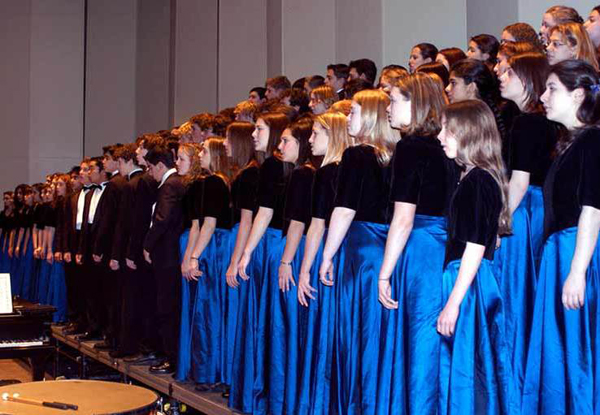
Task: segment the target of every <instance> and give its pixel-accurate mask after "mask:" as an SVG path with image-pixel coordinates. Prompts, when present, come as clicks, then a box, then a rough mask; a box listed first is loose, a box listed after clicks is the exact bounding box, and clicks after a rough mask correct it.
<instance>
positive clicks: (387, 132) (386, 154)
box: [353, 89, 400, 166]
mask: <svg viewBox="0 0 600 415" xmlns="http://www.w3.org/2000/svg"><path fill="white" fill-rule="evenodd" d="M353 100H354V101H355V102H356V103H357V104H358V105H360V107H361V111H360V113H361V120H360V125H361V128H360V131H359V133H358V134H357V136H356V138H357V139H358V141H359V142H361V143H363V144H369V145H372V146H373V147H375V150H376V153H377V160H378V161H379V163H380V164H381V165H382V166H386V165H387V164H388V163H389V162H390V159H391V158H392V154H393V153H394V149H395V147H396V143H397V142H398V140H400V136H399V134H398V133H397V132H396V131H394V130H393V129H392V127H391V126H390V123H389V121H388V117H387V112H386V108H387V106H388V105H389V104H390V98H389V97H388V95H387V94H386V93H385V92H383V91H380V90H378V89H367V90H364V91H360V92H358V93H356V95H354V97H353Z"/></svg>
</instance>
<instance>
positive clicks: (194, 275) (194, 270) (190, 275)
mask: <svg viewBox="0 0 600 415" xmlns="http://www.w3.org/2000/svg"><path fill="white" fill-rule="evenodd" d="M182 266H183V269H182V275H183V278H185V279H186V280H188V281H198V277H199V276H201V275H202V272H200V270H199V269H198V258H190V259H188V260H186V261H184V263H183V264H182Z"/></svg>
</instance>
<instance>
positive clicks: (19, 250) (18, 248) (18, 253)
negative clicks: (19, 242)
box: [15, 246, 21, 258]
mask: <svg viewBox="0 0 600 415" xmlns="http://www.w3.org/2000/svg"><path fill="white" fill-rule="evenodd" d="M20 256H21V247H19V246H17V247H16V248H15V257H16V258H18V257H20Z"/></svg>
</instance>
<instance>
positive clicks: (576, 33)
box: [549, 22, 600, 71]
mask: <svg viewBox="0 0 600 415" xmlns="http://www.w3.org/2000/svg"><path fill="white" fill-rule="evenodd" d="M554 32H558V33H560V34H561V36H562V40H563V41H564V42H565V43H566V44H567V45H568V46H569V47H572V48H573V47H574V48H575V59H579V60H581V61H584V62H587V63H589V64H590V65H592V66H593V67H594V69H595V70H596V71H598V70H600V68H598V60H597V59H596V48H595V47H594V44H593V43H592V40H591V39H590V36H589V35H588V32H587V30H585V28H584V27H583V25H582V24H580V23H573V22H569V23H562V24H559V25H557V26H554V27H553V28H552V29H550V32H549V33H550V36H551V35H552V34H553V33H554Z"/></svg>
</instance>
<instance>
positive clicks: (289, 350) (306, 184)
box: [267, 117, 315, 414]
mask: <svg viewBox="0 0 600 415" xmlns="http://www.w3.org/2000/svg"><path fill="white" fill-rule="evenodd" d="M312 127H313V120H312V118H310V117H305V118H301V119H300V120H298V121H296V122H294V123H292V124H291V125H290V126H289V127H288V128H287V129H286V130H285V131H284V132H283V135H282V136H281V142H280V144H279V151H281V158H282V159H283V161H284V162H286V163H292V164H293V166H294V167H293V170H292V172H291V174H290V179H289V183H288V185H287V191H286V198H285V208H284V217H283V219H284V226H283V233H284V234H285V247H284V249H283V254H282V256H281V258H280V261H279V268H278V277H279V278H278V281H277V283H278V284H277V285H276V284H275V281H274V280H271V283H272V285H271V288H270V289H271V290H274V291H277V288H279V295H277V294H275V295H274V298H273V300H274V302H273V304H272V306H271V308H272V309H274V310H276V311H275V313H277V312H278V310H281V311H280V312H281V313H282V314H283V319H282V321H283V323H284V326H285V327H286V330H285V331H286V335H285V336H281V335H280V334H279V333H278V328H277V326H276V325H275V324H273V325H272V326H271V327H269V330H272V334H271V335H270V336H269V337H270V338H271V339H272V341H271V348H270V355H268V356H267V359H268V360H269V361H270V362H271V364H273V365H281V366H283V367H284V376H283V384H282V385H281V386H282V387H283V390H284V403H283V413H288V414H290V413H295V410H296V402H297V398H298V387H299V380H300V369H301V366H300V361H299V359H298V357H299V355H300V351H301V350H303V348H304V340H305V328H306V313H305V312H304V311H305V310H303V309H302V308H301V307H300V305H299V304H298V292H297V289H296V281H295V279H294V275H298V273H299V271H300V265H301V262H302V257H303V256H304V240H305V237H304V235H305V232H306V229H307V228H308V225H309V222H310V203H307V201H309V200H310V193H311V188H312V184H313V178H314V175H315V168H314V166H313V164H312V161H311V151H310V143H309V142H308V140H309V139H310V136H311V134H312ZM271 318H273V316H271Z"/></svg>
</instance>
